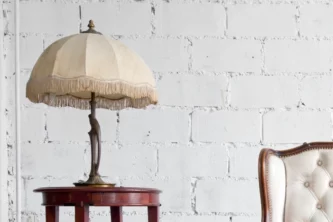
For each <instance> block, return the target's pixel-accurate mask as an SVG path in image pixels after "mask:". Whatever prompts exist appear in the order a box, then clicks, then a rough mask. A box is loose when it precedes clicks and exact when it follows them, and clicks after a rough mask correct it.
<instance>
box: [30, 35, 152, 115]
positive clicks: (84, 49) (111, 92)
mask: <svg viewBox="0 0 333 222" xmlns="http://www.w3.org/2000/svg"><path fill="white" fill-rule="evenodd" d="M91 92H95V93H96V97H97V98H96V100H97V107H100V108H108V109H121V108H125V107H144V106H147V105H149V104H154V103H156V102H157V93H156V88H155V80H154V78H153V75H152V72H151V71H150V69H149V68H148V67H147V65H146V64H145V63H144V61H143V60H142V59H141V58H140V57H139V56H138V55H137V54H135V53H134V52H133V51H131V50H130V49H129V48H127V47H126V46H125V45H123V44H122V43H121V42H119V41H116V40H114V39H111V38H109V37H106V36H104V35H99V34H91V33H84V34H83V33H82V34H76V35H71V36H68V37H65V38H62V39H60V40H58V41H56V42H54V43H53V44H52V45H50V46H49V47H48V48H47V49H46V50H45V51H44V52H43V53H42V55H41V56H40V58H39V59H38V61H37V63H36V65H35V66H34V68H33V71H32V73H31V77H30V79H29V81H28V84H27V89H26V95H27V97H28V98H29V99H30V100H31V101H32V102H37V103H38V102H42V103H46V104H48V105H51V106H72V107H76V108H81V109H88V108H89V107H90V106H89V99H90V97H91Z"/></svg>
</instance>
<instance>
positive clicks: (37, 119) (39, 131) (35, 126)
mask: <svg viewBox="0 0 333 222" xmlns="http://www.w3.org/2000/svg"><path fill="white" fill-rule="evenodd" d="M21 126H22V128H21V141H22V142H27V141H33V142H43V141H44V140H45V138H46V131H45V110H43V109H34V108H22V109H21Z"/></svg>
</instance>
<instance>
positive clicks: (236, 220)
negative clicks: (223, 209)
mask: <svg viewBox="0 0 333 222" xmlns="http://www.w3.org/2000/svg"><path fill="white" fill-rule="evenodd" d="M260 220H261V217H259V216H250V217H247V216H233V217H232V221H233V222H258V221H260Z"/></svg>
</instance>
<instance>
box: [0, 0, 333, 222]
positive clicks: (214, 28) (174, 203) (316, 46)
mask: <svg viewBox="0 0 333 222" xmlns="http://www.w3.org/2000/svg"><path fill="white" fill-rule="evenodd" d="M20 2H21V3H20V6H21V10H20V11H21V12H20V25H21V26H20V32H21V36H20V40H21V45H20V55H19V56H20V59H21V64H20V65H21V68H22V72H21V83H20V86H19V87H20V90H21V99H22V106H21V107H18V108H19V109H20V111H21V129H20V130H21V134H22V138H21V140H22V163H21V167H22V176H23V180H22V204H23V211H24V212H23V214H22V215H23V216H22V220H23V222H40V221H45V219H44V209H43V207H41V206H40V203H41V196H40V195H39V194H35V193H33V192H32V191H33V189H35V188H38V187H40V186H51V185H52V186H71V185H72V182H76V181H77V180H79V179H84V178H85V175H86V174H87V173H89V167H90V166H89V160H90V147H89V136H88V131H89V130H90V127H89V121H88V116H87V115H88V113H89V111H83V110H77V109H72V108H61V109H58V108H52V107H48V106H46V105H41V104H32V103H31V102H29V101H27V100H26V99H25V84H26V81H27V80H28V76H29V74H30V72H31V69H32V68H33V65H34V62H35V61H36V60H37V58H38V57H39V55H40V53H41V52H42V50H43V49H45V48H46V47H47V46H48V45H50V44H51V43H52V42H53V41H55V40H57V39H59V38H61V37H63V36H66V35H69V34H74V33H77V32H78V31H79V30H80V28H82V29H86V25H87V22H88V20H89V19H93V20H94V21H95V25H96V29H97V30H99V31H101V32H102V33H104V34H106V35H110V36H115V37H116V38H119V39H120V40H121V41H122V42H123V43H124V44H126V45H128V46H129V47H130V48H132V49H133V50H134V51H136V52H137V53H138V54H139V55H140V56H141V57H142V58H143V59H144V60H145V61H146V63H147V64H148V65H149V67H151V69H152V70H153V71H154V74H155V78H156V81H157V88H158V91H159V98H160V102H159V104H158V105H157V106H150V107H148V108H146V109H145V110H135V109H128V110H123V111H120V112H115V111H108V110H98V111H97V117H98V119H99V121H100V124H101V128H102V140H103V143H102V145H103V156H102V162H101V174H102V175H103V176H105V180H107V181H110V182H116V183H117V184H118V185H121V186H146V187H155V188H160V189H162V190H163V193H162V197H161V202H162V208H161V221H162V222H199V221H207V222H218V221H219V222H230V221H231V222H254V221H259V220H260V201H259V187H258V181H257V178H258V174H257V160H258V154H259V152H260V150H261V148H263V147H276V148H279V149H285V148H287V147H292V146H294V145H296V144H300V143H303V142H305V141H318V140H324V141H330V140H332V113H331V112H332V108H333V96H332V80H333V79H332V74H331V73H332V63H333V42H332V35H333V25H332V24H333V8H332V6H331V4H324V2H323V1H304V2H302V3H301V2H297V1H289V0H281V1H279V2H278V3H277V2H276V1H273V0H265V1H241V0H235V1H232V2H231V1H221V0H219V1H203V0H202V1H201V0H200V1H199V0H170V1H169V0H168V1H167V0H165V1H160V0H141V1H132V0H126V1H119V0H109V1H95V0H94V1H86V0H70V1H54V0H45V1H39V0H25V1H20ZM310 3H311V4H310ZM3 5H4V9H5V18H4V19H5V20H4V25H5V29H6V30H5V31H6V36H5V41H4V52H0V53H1V56H4V61H5V67H6V70H5V71H6V72H5V76H6V78H5V86H6V89H5V92H7V93H6V94H5V95H3V97H2V98H5V101H6V102H5V103H6V107H5V109H6V118H7V119H6V123H2V124H6V138H7V141H6V143H7V144H8V150H7V152H8V165H9V166H8V190H9V196H8V198H9V203H10V205H9V212H8V215H9V218H10V221H14V215H15V168H14V166H15V162H14V161H15V149H14V148H15V140H14V138H15V130H14V126H15V118H14V117H15V116H14V113H15V106H14V99H15V94H14V93H15V81H14V80H15V75H14V71H13V70H14V56H15V49H14V46H15V45H14V33H13V30H14V29H13V27H14V19H13V18H14V17H13V16H14V15H15V11H14V7H13V1H4V2H3ZM291 144H292V145H291ZM59 163H61V164H60V165H57V164H59ZM107 211H108V209H107V208H98V209H97V208H96V209H95V208H94V209H92V214H91V218H92V221H101V222H103V221H109V219H110V218H109V216H108V212H107ZM61 221H62V222H70V221H73V210H70V209H69V208H67V209H65V210H62V211H61ZM124 221H128V222H132V221H136V222H137V221H138V222H141V221H142V222H144V221H147V218H146V211H145V210H144V209H142V208H131V209H125V220H124Z"/></svg>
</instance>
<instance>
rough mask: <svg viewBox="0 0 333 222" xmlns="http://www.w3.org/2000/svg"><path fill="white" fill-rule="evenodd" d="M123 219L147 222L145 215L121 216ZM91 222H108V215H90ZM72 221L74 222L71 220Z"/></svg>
mask: <svg viewBox="0 0 333 222" xmlns="http://www.w3.org/2000/svg"><path fill="white" fill-rule="evenodd" d="M123 219H124V221H126V222H146V221H147V220H148V216H147V215H127V214H125V215H123ZM90 220H91V221H98V222H110V215H108V214H105V213H104V214H102V215H98V214H96V215H90ZM72 221H74V220H72Z"/></svg>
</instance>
